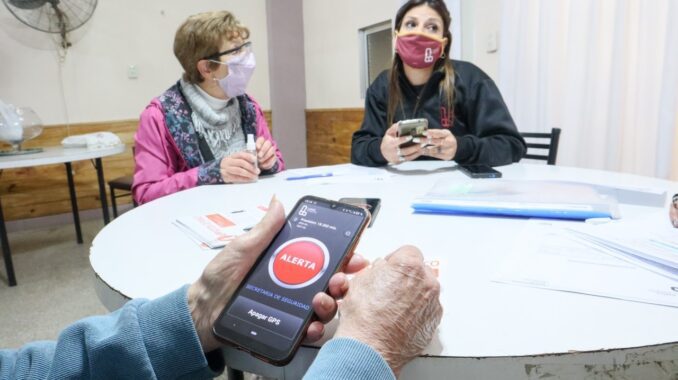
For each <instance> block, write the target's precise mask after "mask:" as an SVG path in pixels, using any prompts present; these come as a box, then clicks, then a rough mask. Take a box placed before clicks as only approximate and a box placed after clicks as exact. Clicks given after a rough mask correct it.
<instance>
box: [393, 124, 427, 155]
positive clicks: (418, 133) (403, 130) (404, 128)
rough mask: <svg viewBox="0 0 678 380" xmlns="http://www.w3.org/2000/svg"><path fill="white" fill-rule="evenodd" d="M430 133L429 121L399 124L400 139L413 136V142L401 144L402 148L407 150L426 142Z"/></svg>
mask: <svg viewBox="0 0 678 380" xmlns="http://www.w3.org/2000/svg"><path fill="white" fill-rule="evenodd" d="M426 131H428V120H427V119H409V120H400V121H399V122H398V137H403V136H412V140H410V141H408V142H404V143H402V144H400V147H401V148H407V147H408V146H412V145H415V144H419V143H421V142H422V141H424V140H426Z"/></svg>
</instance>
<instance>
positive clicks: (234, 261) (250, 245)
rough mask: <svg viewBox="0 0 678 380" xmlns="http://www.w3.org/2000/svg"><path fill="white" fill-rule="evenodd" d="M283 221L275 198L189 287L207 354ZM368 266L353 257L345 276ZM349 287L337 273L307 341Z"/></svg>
mask: <svg viewBox="0 0 678 380" xmlns="http://www.w3.org/2000/svg"><path fill="white" fill-rule="evenodd" d="M284 222H285V211H284V209H283V206H282V204H281V203H280V201H278V200H277V199H276V198H273V199H272V200H271V203H270V204H269V206H268V212H267V213H266V215H265V216H264V218H263V219H262V220H261V222H259V224H257V225H256V226H255V227H254V228H253V229H252V230H251V231H249V232H248V233H246V234H244V235H242V236H239V237H238V238H236V239H234V240H233V241H232V242H231V243H230V244H228V245H227V246H226V247H225V248H224V249H223V250H222V251H221V252H220V253H219V254H218V255H217V256H216V257H215V258H214V259H212V261H210V262H209V264H207V267H205V270H204V271H203V273H202V275H201V276H200V278H199V279H198V280H197V281H196V282H194V283H193V284H192V285H191V286H190V288H189V290H188V307H189V309H190V311H191V317H192V319H193V324H194V325H195V329H196V332H197V333H198V338H199V339H200V343H201V345H202V348H203V351H204V352H210V351H212V350H214V349H216V348H219V347H220V346H221V345H222V344H221V343H220V342H219V341H218V340H217V339H216V338H215V337H214V335H213V333H212V326H213V325H214V322H215V321H216V319H217V317H219V314H220V312H221V311H222V310H223V308H224V307H225V306H226V303H227V302H228V301H229V300H230V298H231V297H232V296H233V294H234V292H235V290H236V289H237V288H238V285H239V284H240V283H241V282H242V281H243V279H244V278H245V275H246V274H247V273H248V272H249V270H250V268H252V265H254V263H255V262H256V260H257V258H258V257H259V255H260V254H262V253H263V252H264V250H265V249H266V247H267V246H268V245H269V244H270V243H271V241H272V240H273V238H274V237H275V235H276V234H277V233H278V231H280V229H281V228H282V226H283V223H284ZM367 265H368V262H367V260H365V259H364V258H363V257H361V256H359V255H353V257H352V258H351V260H350V262H349V263H348V264H347V266H346V268H345V271H346V273H353V272H357V271H360V270H361V269H363V268H365V267H366V266H367ZM348 284H349V283H348V280H347V278H346V275H345V274H343V273H337V274H335V275H334V276H333V277H332V278H331V279H330V283H329V293H330V294H331V296H330V295H328V294H326V293H318V294H316V295H315V297H314V298H313V302H312V305H313V310H314V312H315V313H316V315H317V316H318V319H319V320H318V321H314V322H313V323H311V324H310V325H309V327H308V330H307V332H306V339H307V340H308V341H315V340H318V339H320V338H321V337H322V335H323V333H324V325H323V323H326V322H328V321H330V320H331V319H332V318H333V317H334V315H335V314H336V312H337V303H336V301H335V298H341V297H343V295H344V294H345V293H346V291H347V290H348V286H349V285H348ZM333 297H335V298H333Z"/></svg>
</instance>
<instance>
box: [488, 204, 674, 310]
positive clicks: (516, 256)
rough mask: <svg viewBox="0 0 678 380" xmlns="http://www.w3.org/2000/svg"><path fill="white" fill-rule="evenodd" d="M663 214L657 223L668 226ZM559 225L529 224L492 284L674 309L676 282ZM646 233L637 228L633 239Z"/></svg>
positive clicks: (606, 246) (537, 221)
mask: <svg viewBox="0 0 678 380" xmlns="http://www.w3.org/2000/svg"><path fill="white" fill-rule="evenodd" d="M662 214H664V215H661V216H662V218H660V219H661V222H664V224H666V225H669V223H668V222H667V220H666V219H668V218H666V215H665V213H662ZM562 223H563V222H557V221H549V220H532V221H530V222H529V223H527V224H526V226H525V228H524V229H523V231H522V233H521V234H520V235H518V236H517V238H516V240H515V243H514V245H513V247H512V249H511V251H510V253H509V255H508V256H507V257H506V259H505V260H504V262H503V263H502V264H501V265H500V266H499V268H498V272H497V273H496V275H495V277H494V280H495V281H498V282H502V283H507V284H513V285H520V286H528V287H534V288H541V289H550V290H558V291H565V292H573V293H582V294H591V295H596V296H602V297H609V298H616V299H622V300H628V301H635V302H643V303H650V304H656V305H664V306H673V307H678V280H675V279H671V278H668V277H667V276H660V275H658V274H656V273H653V272H651V271H649V270H647V269H646V267H641V266H639V265H636V264H635V263H634V262H632V261H630V260H628V257H626V256H625V255H621V254H619V251H616V249H612V248H610V247H609V246H608V245H602V244H598V243H595V242H593V241H592V240H590V239H586V238H582V237H581V236H582V235H581V234H579V233H574V232H573V231H572V230H571V229H569V228H568V226H563V224H562ZM586 227H590V228H598V227H603V226H590V225H588V226H586ZM648 227H649V226H648ZM647 231H648V230H647V228H642V229H638V230H636V232H635V234H634V235H635V236H640V235H642V234H644V233H645V232H647ZM673 232H674V234H678V232H676V231H673Z"/></svg>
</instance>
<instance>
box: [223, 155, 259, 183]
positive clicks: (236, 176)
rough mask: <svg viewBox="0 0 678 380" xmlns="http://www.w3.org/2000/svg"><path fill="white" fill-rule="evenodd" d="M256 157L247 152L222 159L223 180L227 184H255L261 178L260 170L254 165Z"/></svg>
mask: <svg viewBox="0 0 678 380" xmlns="http://www.w3.org/2000/svg"><path fill="white" fill-rule="evenodd" d="M254 164H255V161H254V157H253V156H252V155H251V154H250V153H247V152H238V153H235V154H233V155H231V156H228V157H224V158H222V159H221V165H220V169H221V178H222V179H223V180H224V182H226V183H245V182H254V181H256V180H257V178H258V177H259V173H260V171H259V169H257V167H256V166H255V165H254Z"/></svg>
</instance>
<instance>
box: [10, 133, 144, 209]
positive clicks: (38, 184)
mask: <svg viewBox="0 0 678 380" xmlns="http://www.w3.org/2000/svg"><path fill="white" fill-rule="evenodd" d="M137 124H138V121H137V120H123V121H113V122H98V123H83V124H72V125H70V127H67V126H65V125H55V126H48V127H45V129H44V130H43V132H42V134H41V135H40V136H38V137H37V138H35V139H33V140H30V141H27V142H26V143H25V144H24V145H25V147H27V148H29V147H49V146H58V145H60V144H61V140H62V139H63V138H65V137H66V136H67V135H68V132H69V131H70V135H77V134H84V133H92V132H100V131H110V132H113V133H115V134H117V135H118V136H119V137H120V139H121V140H122V141H123V142H124V143H125V144H126V145H127V149H126V150H125V152H124V153H122V154H119V155H116V156H110V157H105V158H103V159H102V161H103V166H104V175H105V177H106V179H113V178H116V177H119V176H122V175H129V174H131V173H132V172H133V171H134V158H133V156H132V145H133V144H134V133H135V132H136V130H137ZM72 167H73V171H74V177H73V180H74V181H75V191H76V194H77V196H78V207H79V209H80V210H81V211H82V210H88V209H100V208H101V203H100V202H101V200H100V199H99V186H98V182H97V176H96V170H95V169H94V166H93V165H92V163H91V162H89V161H77V162H73V165H72ZM0 197H1V198H2V206H3V211H4V214H5V219H6V220H8V221H9V220H17V219H25V218H33V217H39V216H48V215H56V214H63V213H70V212H71V203H70V202H71V201H70V197H69V194H68V180H67V179H66V166H65V165H64V164H54V165H43V166H36V167H29V168H21V169H5V170H3V171H2V173H1V174H0ZM120 201H121V203H124V202H131V200H130V199H126V200H124V199H123V198H121V199H120Z"/></svg>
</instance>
